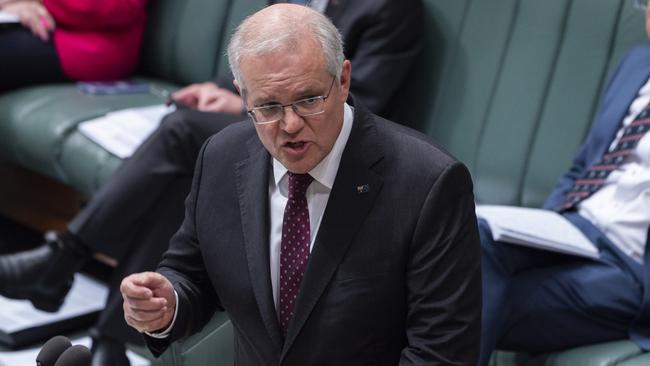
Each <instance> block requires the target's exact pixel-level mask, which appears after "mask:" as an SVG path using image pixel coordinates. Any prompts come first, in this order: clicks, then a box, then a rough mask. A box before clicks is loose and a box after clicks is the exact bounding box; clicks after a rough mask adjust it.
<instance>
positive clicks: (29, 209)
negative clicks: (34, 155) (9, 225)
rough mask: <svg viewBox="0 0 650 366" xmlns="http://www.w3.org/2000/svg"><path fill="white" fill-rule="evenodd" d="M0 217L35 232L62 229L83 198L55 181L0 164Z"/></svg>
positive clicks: (16, 167)
mask: <svg viewBox="0 0 650 366" xmlns="http://www.w3.org/2000/svg"><path fill="white" fill-rule="evenodd" d="M0 177H2V178H1V179H0V214H1V215H4V216H6V217H8V218H11V219H12V220H14V221H16V222H19V223H21V224H23V225H26V226H28V227H30V228H32V229H35V230H38V231H41V232H43V231H46V230H57V231H58V230H63V229H65V227H66V224H67V222H68V221H70V219H71V218H72V217H73V216H74V215H75V214H76V213H77V212H78V211H79V209H80V207H81V204H82V202H83V201H84V197H83V195H82V194H81V193H79V192H77V191H76V190H74V189H73V188H70V187H68V186H66V185H64V184H62V183H60V182H58V181H55V180H53V179H51V178H48V177H45V176H43V175H40V174H37V173H33V172H31V171H29V170H26V169H24V168H22V167H18V166H16V165H13V164H10V163H7V162H4V161H0Z"/></svg>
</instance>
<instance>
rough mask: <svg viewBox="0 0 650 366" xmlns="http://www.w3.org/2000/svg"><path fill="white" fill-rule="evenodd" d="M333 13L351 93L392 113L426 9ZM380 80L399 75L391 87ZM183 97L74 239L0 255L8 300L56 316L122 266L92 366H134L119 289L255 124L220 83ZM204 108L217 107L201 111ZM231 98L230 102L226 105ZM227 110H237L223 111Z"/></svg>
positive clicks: (160, 246)
mask: <svg viewBox="0 0 650 366" xmlns="http://www.w3.org/2000/svg"><path fill="white" fill-rule="evenodd" d="M325 13H326V14H330V15H331V16H332V20H333V22H334V24H335V25H337V27H338V28H339V30H340V32H341V33H342V36H343V39H344V40H345V41H346V45H347V46H346V49H345V52H346V53H347V54H348V57H349V58H350V59H351V60H352V61H353V62H354V64H355V70H358V71H364V72H363V73H360V74H359V76H354V75H353V76H352V82H351V83H352V85H351V89H352V91H353V92H356V91H357V90H359V94H360V96H356V95H355V101H356V102H357V103H364V104H366V105H368V106H370V107H371V110H373V111H376V112H378V113H383V111H385V110H386V109H387V108H386V107H388V106H389V105H391V102H393V99H394V98H395V97H396V96H397V93H398V90H399V88H400V87H401V86H402V85H403V82H404V80H405V76H406V71H407V70H408V69H409V67H410V65H411V64H412V62H413V61H414V59H415V57H416V56H417V54H418V51H419V49H420V41H421V26H422V22H421V18H420V15H421V3H420V1H419V0H407V1H392V0H381V1H378V0H354V1H331V2H329V3H328V5H327V8H326V10H325ZM375 75H391V76H390V77H386V78H385V79H383V80H382V79H378V78H375ZM225 85H232V81H229V82H228V83H226V84H225ZM357 85H358V86H359V87H358V89H357ZM206 90H207V91H216V92H215V94H217V95H219V98H216V99H213V98H210V97H206V95H208V94H205V95H204V94H201V93H204V92H203V91H206ZM217 90H219V91H217ZM220 93H222V94H220ZM188 95H189V96H188ZM209 95H213V94H209ZM177 96H178V98H179V100H182V101H183V102H184V103H186V104H188V105H189V106H190V107H192V108H190V109H181V110H178V111H176V112H174V113H172V114H170V115H169V116H168V117H166V118H165V120H164V121H163V123H162V125H161V127H160V128H159V129H158V130H157V131H156V132H154V134H153V135H152V136H151V137H149V139H147V141H145V143H144V144H143V145H142V146H141V147H140V148H139V149H138V150H137V151H136V153H135V154H134V155H133V156H132V157H131V158H129V159H128V160H126V161H125V162H124V163H123V164H122V166H121V167H120V168H119V169H118V170H117V171H116V172H115V174H114V175H113V176H112V177H111V179H110V180H109V181H108V182H107V183H106V184H105V185H104V186H103V187H102V188H101V189H100V190H99V191H98V192H97V193H96V194H95V195H94V196H93V197H92V199H91V200H90V201H89V202H88V204H87V205H86V207H85V208H84V209H83V210H82V211H81V212H80V213H79V214H78V215H77V216H76V217H75V218H74V219H73V220H72V221H71V222H70V224H69V226H68V230H67V231H65V232H64V233H61V235H60V236H59V237H58V238H57V239H56V240H53V241H52V242H51V243H47V244H45V245H43V246H41V247H39V248H37V249H36V250H31V251H26V252H22V253H18V254H15V255H9V256H0V294H2V295H5V296H10V297H19V298H27V299H30V300H32V303H33V304H34V305H35V306H36V307H38V308H40V309H43V310H50V311H52V310H56V309H58V307H59V306H60V304H61V301H62V300H63V298H64V297H65V294H66V293H67V291H68V286H69V282H70V280H71V278H72V274H73V273H74V272H75V271H77V270H78V269H79V268H81V267H82V266H83V264H84V263H85V262H86V261H87V259H88V258H90V256H91V255H92V254H93V253H103V254H106V255H108V256H110V257H112V258H115V259H117V260H118V261H119V266H118V267H117V268H116V270H115V273H114V275H113V280H112V282H111V283H110V286H111V289H112V291H111V293H110V296H109V299H108V303H107V306H106V309H105V310H104V311H103V312H102V314H101V316H100V318H99V320H98V322H97V324H96V325H95V327H94V329H93V337H94V342H93V352H94V354H93V357H94V358H95V361H93V362H104V363H95V365H99V364H105V365H123V364H126V362H127V361H126V360H125V358H124V346H123V343H124V342H134V343H139V342H141V341H142V339H141V337H140V335H139V334H138V333H137V332H136V331H134V330H133V329H132V328H130V327H128V326H127V325H126V323H125V322H124V314H123V311H122V297H121V295H120V293H119V291H116V290H117V289H118V286H119V282H120V281H121V279H122V278H123V277H124V276H126V275H128V274H130V273H133V272H139V271H145V270H153V269H154V268H155V267H156V264H157V263H158V262H159V261H160V259H161V255H162V253H163V252H164V251H165V249H167V246H168V244H169V239H170V238H171V236H172V235H173V233H174V232H176V230H177V229H178V227H179V226H180V224H181V222H182V219H183V201H184V199H185V197H186V196H187V194H188V193H189V190H190V183H191V179H192V173H193V171H194V166H195V162H196V158H197V155H198V153H199V149H200V147H201V145H202V144H203V143H204V142H205V140H206V139H207V138H208V137H209V136H210V135H212V134H214V133H216V132H218V131H220V130H221V129H222V128H224V127H226V126H228V125H229V124H231V123H233V122H236V121H241V120H243V119H247V118H248V117H247V116H245V115H243V114H240V112H241V109H242V107H241V106H242V102H241V98H240V97H239V96H238V95H236V94H233V93H232V92H229V91H227V90H225V89H217V88H216V86H215V84H214V83H209V84H204V85H193V86H190V87H187V88H186V89H185V90H184V91H180V92H179V93H178V94H177ZM202 98H204V99H202ZM201 99H202V100H207V101H209V102H204V103H201V102H199V100H201ZM222 99H227V100H228V101H230V102H229V103H222ZM222 104H231V105H234V106H235V107H234V108H233V109H230V110H229V109H227V108H226V107H220V105H222ZM193 108H196V109H193ZM222 108H223V109H222ZM197 109H200V110H205V111H212V112H221V113H206V112H202V111H200V110H197ZM230 113H234V114H230ZM251 123H252V122H251ZM98 360H99V361H98Z"/></svg>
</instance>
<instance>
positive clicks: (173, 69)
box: [141, 0, 238, 85]
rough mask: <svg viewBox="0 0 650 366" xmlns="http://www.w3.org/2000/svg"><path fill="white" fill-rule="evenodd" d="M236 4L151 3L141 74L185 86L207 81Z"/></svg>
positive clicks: (219, 0)
mask: <svg viewBox="0 0 650 366" xmlns="http://www.w3.org/2000/svg"><path fill="white" fill-rule="evenodd" d="M237 2H238V1H237V0H209V1H206V0H152V1H151V2H150V6H149V22H148V24H147V31H146V33H145V41H144V48H143V53H142V65H141V69H142V72H143V73H144V74H146V75H148V76H154V77H158V78H163V79H167V80H171V81H174V82H176V83H178V84H181V85H183V84H188V83H194V82H199V81H205V80H209V79H211V78H213V77H214V75H215V74H216V72H217V64H218V61H219V59H220V57H221V54H222V53H223V51H224V50H225V48H224V47H225V45H224V44H223V41H224V38H223V37H222V35H223V34H224V31H225V30H226V27H227V24H228V23H227V20H228V17H229V11H230V8H231V6H234V5H233V4H234V3H237Z"/></svg>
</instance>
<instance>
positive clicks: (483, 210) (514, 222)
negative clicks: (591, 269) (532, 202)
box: [476, 205, 599, 258]
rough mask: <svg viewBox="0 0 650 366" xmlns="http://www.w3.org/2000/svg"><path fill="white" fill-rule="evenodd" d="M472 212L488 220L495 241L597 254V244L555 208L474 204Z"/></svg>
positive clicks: (556, 250) (568, 251) (586, 255)
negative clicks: (553, 209) (474, 210)
mask: <svg viewBox="0 0 650 366" xmlns="http://www.w3.org/2000/svg"><path fill="white" fill-rule="evenodd" d="M476 215H477V216H478V217H481V218H483V219H485V220H486V221H487V222H488V224H489V225H490V229H492V238H493V239H494V240H495V241H500V242H504V243H511V244H519V245H524V246H529V247H533V248H537V249H543V250H549V251H554V252H560V253H565V254H571V255H577V256H581V257H587V258H598V255H599V254H598V248H596V246H595V245H593V244H592V243H591V241H589V239H587V237H585V236H584V234H583V233H582V232H581V231H580V230H578V228H576V227H575V226H573V224H572V223H571V222H569V221H568V220H567V219H565V218H564V217H563V216H562V215H560V214H558V213H556V212H553V211H548V210H540V209H534V208H523V207H512V206H491V205H478V206H477V207H476Z"/></svg>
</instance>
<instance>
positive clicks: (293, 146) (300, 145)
mask: <svg viewBox="0 0 650 366" xmlns="http://www.w3.org/2000/svg"><path fill="white" fill-rule="evenodd" d="M285 146H286V147H288V148H290V149H301V148H303V147H304V146H305V142H304V141H297V142H287V143H286V144H285Z"/></svg>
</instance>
